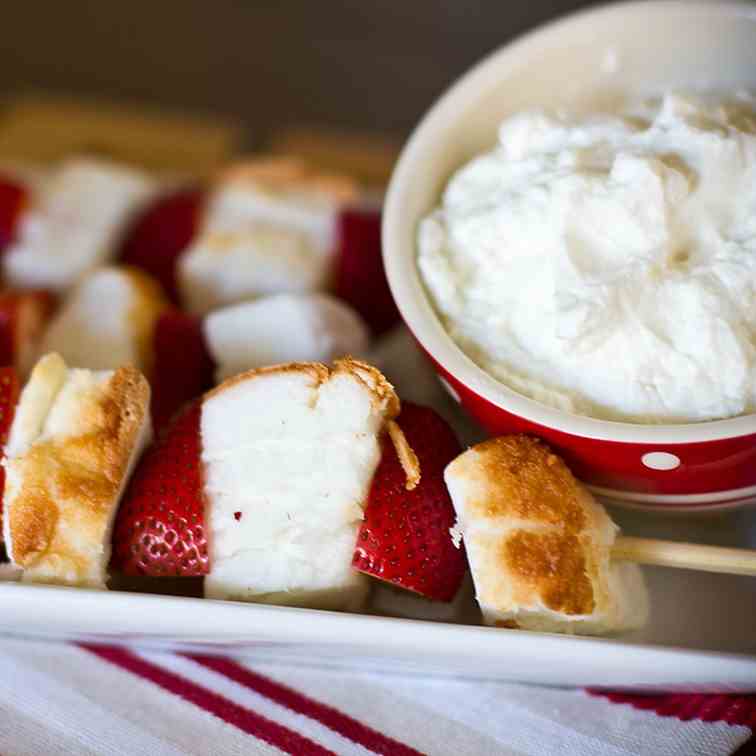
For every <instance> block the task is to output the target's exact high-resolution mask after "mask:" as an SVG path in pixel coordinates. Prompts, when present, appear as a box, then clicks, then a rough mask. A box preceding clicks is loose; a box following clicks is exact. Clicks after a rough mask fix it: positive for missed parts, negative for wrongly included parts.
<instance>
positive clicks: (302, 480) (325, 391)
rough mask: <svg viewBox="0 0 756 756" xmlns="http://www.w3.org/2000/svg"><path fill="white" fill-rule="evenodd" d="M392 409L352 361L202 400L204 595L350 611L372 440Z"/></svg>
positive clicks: (356, 593)
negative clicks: (206, 541)
mask: <svg viewBox="0 0 756 756" xmlns="http://www.w3.org/2000/svg"><path fill="white" fill-rule="evenodd" d="M398 409H399V406H398V400H397V398H396V395H395V394H394V392H393V389H392V388H391V386H390V384H388V383H387V382H386V381H385V379H384V378H383V376H382V375H381V374H380V373H379V372H378V371H377V370H375V369H374V368H371V367H369V366H367V365H365V364H363V363H360V362H357V361H354V360H340V361H337V362H336V363H335V367H334V368H333V369H329V368H328V367H326V366H325V365H322V364H317V363H310V364H292V365H287V366H280V367H276V368H269V369H261V370H256V371H250V372H248V373H244V374H242V375H240V376H237V377H236V378H232V379H230V380H228V381H226V383H224V384H222V385H221V386H220V387H219V388H217V389H216V390H215V391H214V392H212V393H211V394H210V395H208V397H207V398H206V399H205V401H204V405H203V410H202V421H201V434H202V446H203V455H202V459H203V463H204V470H205V491H206V496H207V510H206V511H207V514H206V522H207V527H208V530H209V545H210V574H209V575H208V576H207V577H206V578H205V594H206V596H208V597H211V598H229V599H238V600H245V601H260V602H268V603H277V604H291V605H300V606H310V607H320V608H356V607H357V606H359V605H360V604H361V603H362V601H363V600H364V598H365V595H366V592H367V578H365V577H364V576H362V575H360V574H359V573H357V572H356V571H354V570H352V567H351V563H352V554H353V551H354V545H355V540H356V536H357V527H358V523H359V521H360V520H361V518H362V508H363V506H364V502H365V499H366V497H367V494H368V490H369V487H370V483H371V481H372V477H373V474H374V472H375V469H376V467H377V465H378V462H379V458H380V444H379V440H378V439H379V436H380V434H381V432H382V430H383V427H384V424H385V422H386V421H387V420H389V419H391V418H392V417H394V416H395V415H396V414H397V413H398ZM240 417H243V418H245V422H239V418H240Z"/></svg>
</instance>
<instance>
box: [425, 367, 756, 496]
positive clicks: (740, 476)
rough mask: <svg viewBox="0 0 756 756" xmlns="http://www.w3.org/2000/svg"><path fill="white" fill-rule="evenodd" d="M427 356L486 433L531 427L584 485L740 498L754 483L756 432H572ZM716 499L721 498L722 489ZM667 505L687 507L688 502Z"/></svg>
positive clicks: (633, 491)
mask: <svg viewBox="0 0 756 756" xmlns="http://www.w3.org/2000/svg"><path fill="white" fill-rule="evenodd" d="M426 354H427V353H426ZM429 359H431V362H433V364H434V365H435V368H436V370H437V372H438V373H439V375H440V376H441V377H442V378H443V379H444V380H445V381H446V382H447V383H448V384H449V386H450V387H451V388H452V389H453V390H454V391H455V392H456V394H457V395H458V398H459V402H460V404H461V405H462V407H463V408H464V409H465V410H466V411H467V413H468V414H469V415H471V416H472V417H473V418H475V420H477V421H478V422H479V423H480V424H481V425H482V426H483V427H484V428H485V429H486V430H487V431H488V432H489V433H491V434H492V435H502V434H506V433H530V434H532V435H535V436H538V437H539V438H542V439H544V440H545V441H547V442H548V443H549V444H550V445H551V446H552V447H553V448H554V450H555V451H556V452H558V453H559V454H560V455H561V456H562V457H563V458H564V459H565V461H566V462H567V464H568V465H569V466H570V468H571V469H572V471H573V472H574V473H575V475H576V476H577V477H578V478H580V479H581V480H582V481H584V482H585V483H587V484H588V485H593V486H598V487H601V488H605V489H611V490H612V491H613V492H616V494H617V495H618V496H621V494H622V493H631V494H652V495H653V494H655V495H659V496H669V495H675V496H683V495H698V496H700V495H701V494H716V493H720V494H721V492H726V491H732V492H733V497H732V499H733V502H732V503H734V501H735V500H738V499H742V498H745V497H744V496H743V494H742V493H741V494H738V493H737V489H744V488H747V487H750V486H756V434H750V435H746V436H739V437H736V438H725V439H718V440H713V441H704V442H699V443H690V444H643V443H626V442H618V441H606V440H603V439H595V438H588V437H585V436H578V435H573V434H571V433H565V432H564V431H560V430H555V429H553V428H549V427H547V426H544V425H540V424H539V423H535V422H532V421H531V420H527V419H525V418H523V417H520V416H518V415H515V414H512V413H511V412H508V411H507V410H505V409H502V408H501V407H499V406H497V405H495V404H493V403H492V402H490V401H489V400H487V399H485V398H483V397H481V396H479V395H478V394H477V393H475V392H474V391H472V390H471V389H470V388H468V387H467V386H466V385H465V384H463V383H462V382H461V381H459V380H458V379H457V378H455V377H454V376H453V375H451V374H450V373H449V372H448V371H447V370H445V369H444V368H443V367H442V366H441V365H439V364H438V363H437V362H436V361H435V360H433V358H431V357H429ZM651 452H667V453H669V454H673V455H675V456H676V457H678V458H679V460H680V464H679V466H678V467H676V468H675V469H673V470H655V469H651V468H649V467H648V466H646V465H645V464H644V463H643V461H642V457H643V456H644V455H645V454H648V453H651ZM717 499H718V501H722V497H721V495H720V496H719V497H717ZM725 500H727V499H726V497H725ZM712 503H713V502H712ZM728 503H730V502H729V501H728ZM649 504H650V505H651V506H653V503H651V502H649ZM667 506H680V507H690V506H691V503H689V502H679V503H676V504H670V505H667ZM693 506H696V508H699V507H700V508H706V507H707V506H711V503H707V502H698V503H697V504H694V505H693Z"/></svg>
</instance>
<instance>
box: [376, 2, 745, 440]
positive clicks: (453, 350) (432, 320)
mask: <svg viewBox="0 0 756 756" xmlns="http://www.w3.org/2000/svg"><path fill="white" fill-rule="evenodd" d="M680 12H685V13H693V12H695V13H703V14H704V15H706V14H715V15H724V16H734V17H738V16H745V17H748V18H751V19H756V4H753V3H751V2H746V0H719V1H718V2H712V1H711V0H655V1H654V2H649V1H648V0H633V1H631V2H620V3H609V4H605V5H600V6H598V7H593V8H588V9H583V10H579V11H576V12H573V13H568V14H566V15H562V16H560V17H558V18H557V19H555V20H553V21H550V22H548V23H546V24H544V25H541V26H538V27H536V28H534V29H532V30H531V31H528V32H526V33H524V34H522V35H520V36H517V37H515V38H514V39H513V40H511V41H509V42H507V43H505V44H504V45H503V46H501V47H499V48H497V49H496V50H494V51H493V52H491V53H489V54H488V55H487V56H486V57H484V58H483V59H482V60H481V61H480V62H478V63H477V64H476V65H474V66H473V67H472V68H471V69H469V70H468V71H467V72H466V73H464V74H462V76H461V77H459V78H457V79H456V80H455V82H454V83H453V84H452V85H451V86H450V87H449V88H447V89H446V90H445V91H444V92H443V93H442V94H441V96H440V97H439V98H438V99H436V101H435V102H434V103H433V104H432V105H431V107H430V108H429V109H428V110H427V111H426V113H425V114H424V115H423V117H422V118H421V120H420V121H419V123H418V124H417V126H416V127H415V128H414V130H413V131H412V133H411V135H410V137H409V139H408V140H407V142H406V144H405V145H404V147H403V149H402V152H401V154H400V156H399V159H398V161H397V163H396V166H395V167H394V170H393V172H392V175H391V180H390V182H389V186H388V189H387V192H386V198H385V203H384V211H383V221H382V229H381V234H382V246H383V262H384V266H385V270H386V275H387V278H388V282H389V287H390V289H391V292H392V294H393V296H394V299H395V301H396V304H397V307H398V308H399V311H400V313H401V315H402V318H403V320H404V322H405V323H406V325H407V327H408V328H409V329H410V331H411V332H412V334H413V335H414V337H415V338H416V340H417V341H418V342H419V343H420V344H421V345H422V347H423V348H424V349H425V350H426V351H427V352H428V353H429V354H430V355H431V357H433V359H434V360H436V361H437V362H438V363H439V365H441V367H442V368H443V369H444V370H445V371H447V372H448V373H449V375H451V376H452V377H453V378H455V379H456V380H457V381H459V382H460V383H462V385H463V386H465V387H466V388H468V389H469V390H471V391H473V392H474V393H475V394H477V395H478V396H480V397H481V398H483V399H485V400H487V401H488V402H490V403H491V404H493V405H495V406H496V407H498V408H500V409H502V410H504V411H506V412H510V413H513V414H515V415H517V416H519V417H521V418H523V419H526V420H529V421H531V422H534V423H537V424H539V425H542V426H545V427H547V428H550V429H552V430H557V431H560V432H562V433H567V434H570V435H573V436H582V437H585V438H591V439H598V440H605V441H614V442H618V443H635V444H660V443H664V444H690V443H702V442H707V441H716V440H724V439H733V438H739V437H742V436H749V435H756V413H750V414H747V415H739V416H737V417H733V418H728V419H723V420H708V421H700V422H691V423H671V424H641V423H630V422H618V421H613V420H600V419H598V418H593V417H588V416H584V415H575V414H571V413H569V412H565V411H564V410H560V409H557V408H555V407H550V406H548V405H546V404H542V403H540V402H538V401H536V400H534V399H530V398H528V397H526V396H524V395H523V394H520V393H518V392H516V391H515V390H514V389H511V388H509V387H508V386H506V385H505V384H503V383H501V382H500V381H498V380H496V379H495V378H493V377H492V376H490V375H489V374H488V373H486V372H485V371H484V370H483V369H482V368H480V367H479V366H478V365H476V364H475V363H474V362H473V361H472V360H471V359H470V358H469V357H468V356H467V355H466V354H465V353H464V352H463V351H462V349H461V348H460V347H459V346H457V344H456V343H455V342H454V341H453V340H452V338H451V337H450V336H449V334H448V333H447V332H446V330H445V329H444V328H443V326H442V325H441V322H440V319H439V317H438V315H437V314H436V312H435V311H434V309H433V307H432V305H431V304H430V300H429V297H428V295H427V293H426V291H425V289H424V287H423V285H422V283H421V282H420V277H419V275H418V271H417V266H416V264H415V258H416V255H415V250H414V244H413V249H412V254H406V250H405V243H404V240H403V235H402V233H401V226H402V221H401V217H402V213H403V208H404V206H405V199H404V198H405V196H406V194H407V191H408V188H410V187H411V184H412V176H413V173H414V165H415V163H416V162H417V157H418V155H421V154H422V152H423V150H424V146H425V143H426V142H432V141H434V140H435V139H436V137H437V135H438V133H439V132H443V131H444V130H445V128H446V126H447V124H448V123H449V122H451V121H453V120H454V117H455V114H456V113H457V112H460V111H464V110H465V109H466V106H467V105H468V104H470V103H471V102H472V101H474V100H475V99H477V97H478V94H479V93H480V92H481V91H485V90H486V89H488V88H489V86H492V85H494V84H495V82H496V81H497V80H498V79H500V78H501V77H502V75H503V72H505V71H506V69H507V68H513V67H515V66H516V65H517V60H518V57H519V56H520V55H521V54H522V53H523V52H524V51H526V50H528V48H530V47H533V46H538V45H542V44H548V43H549V41H551V40H553V39H556V38H557V37H559V36H561V35H562V34H563V33H564V31H565V29H568V30H569V29H570V27H580V26H582V25H583V24H585V23H593V22H595V20H596V19H603V20H606V19H611V18H612V17H614V16H617V17H622V16H625V17H627V16H628V15H636V14H645V15H648V14H649V13H651V14H655V15H657V14H658V15H666V14H670V13H672V14H674V13H680Z"/></svg>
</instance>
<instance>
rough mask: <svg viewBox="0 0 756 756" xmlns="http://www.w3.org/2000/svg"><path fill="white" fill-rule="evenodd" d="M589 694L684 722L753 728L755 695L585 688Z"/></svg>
mask: <svg viewBox="0 0 756 756" xmlns="http://www.w3.org/2000/svg"><path fill="white" fill-rule="evenodd" d="M588 693H590V694H591V695H592V696H601V697H602V698H606V699H607V700H609V701H611V702H612V703H619V704H629V705H630V706H633V707H634V708H636V709H643V710H644V711H653V712H656V713H657V714H659V716H662V717H677V719H679V720H681V721H683V722H688V721H690V720H691V719H700V720H702V721H704V722H726V723H727V724H731V725H743V726H744V727H750V728H751V729H752V730H756V696H750V695H749V696H726V695H716V694H714V695H704V694H689V693H669V694H664V695H659V696H654V695H649V696H644V695H637V694H635V695H634V694H632V693H615V692H613V691H605V690H595V689H588Z"/></svg>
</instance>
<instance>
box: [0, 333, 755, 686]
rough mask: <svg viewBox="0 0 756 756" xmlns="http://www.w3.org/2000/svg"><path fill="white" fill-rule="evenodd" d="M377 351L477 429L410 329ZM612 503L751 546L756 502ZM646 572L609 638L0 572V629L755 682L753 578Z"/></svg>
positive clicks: (576, 675)
mask: <svg viewBox="0 0 756 756" xmlns="http://www.w3.org/2000/svg"><path fill="white" fill-rule="evenodd" d="M376 360H377V361H378V362H379V363H380V364H381V366H382V367H383V368H384V369H385V370H386V372H387V373H388V375H389V377H390V378H391V379H392V380H393V381H394V382H395V383H396V385H397V388H398V390H399V393H400V395H401V396H403V397H404V398H406V399H410V400H414V401H425V402H427V403H432V404H434V405H435V406H436V407H437V408H438V409H439V410H440V411H442V412H443V413H444V414H445V415H446V416H447V417H448V418H449V419H450V420H451V421H452V422H453V423H454V425H455V427H456V428H457V430H458V431H459V433H460V436H461V437H462V438H463V439H464V440H465V441H466V442H468V443H469V442H472V441H475V440H476V439H477V438H478V432H477V431H476V429H475V428H473V427H471V426H470V425H469V424H468V423H467V421H466V420H465V419H464V418H463V417H462V416H461V414H460V413H459V410H458V409H457V407H456V404H454V403H453V402H452V400H451V399H449V398H448V396H447V395H446V393H445V392H444V391H443V389H442V388H441V387H440V386H439V384H438V383H437V382H436V380H435V377H434V375H433V372H432V371H431V370H430V369H429V368H428V367H427V366H426V365H425V364H424V362H423V361H422V359H421V358H419V357H418V356H417V354H416V353H415V352H414V351H412V347H411V344H410V341H409V339H408V338H404V337H400V338H398V339H394V340H392V343H390V344H388V345H387V346H386V347H384V349H383V350H382V353H381V354H380V355H377V356H376ZM613 514H614V515H615V517H616V518H617V519H618V521H619V522H620V523H621V524H622V525H623V527H624V529H625V531H626V532H627V533H628V534H633V535H654V536H659V537H667V538H677V539H681V540H682V539H687V540H692V541H699V542H704V543H716V544H729V545H740V546H748V545H750V546H753V547H756V512H754V511H750V512H749V511H741V512H739V513H733V514H727V515H720V516H716V517H715V516H708V517H705V518H699V519H693V518H681V517H679V516H677V517H666V518H664V517H661V516H652V515H648V514H645V515H644V514H638V513H632V512H627V511H621V512H620V511H617V512H614V513H613ZM647 575H648V580H649V587H650V592H651V600H652V620H651V623H650V625H649V626H648V627H647V628H646V629H645V630H643V631H642V632H639V633H634V634H632V635H629V636H626V637H624V638H622V639H612V640H607V639H595V638H577V637H569V636H564V635H550V634H542V633H529V632H524V631H517V630H501V629H494V628H485V627H478V626H475V625H472V624H469V623H471V622H475V621H476V620H477V610H476V608H475V605H474V602H473V600H472V599H471V598H470V597H469V596H466V597H463V599H462V600H461V601H459V602H457V606H455V607H453V610H454V611H456V623H454V624H453V623H450V622H438V621H436V622H430V621H418V620H411V619H397V618H387V617H382V616H363V615H350V614H340V613H336V612H323V611H313V610H303V609H290V608H282V607H267V606H256V605H253V604H241V603H232V602H222V601H206V600H203V599H197V598H183V597H175V596H157V595H150V594H143V593H126V592H115V591H111V592H99V591H85V590H77V589H71V588H54V587H46V586H31V585H21V584H14V583H6V584H0V633H1V634H5V635H13V636H19V637H24V638H59V639H67V640H102V641H107V642H118V643H125V644H132V645H141V646H152V647H163V648H165V647H169V648H193V649H197V648H201V649H202V650H204V651H209V652H213V651H217V652H224V653H234V654H245V655H250V656H257V657H260V658H265V659H281V658H286V659H295V660H297V662H298V663H305V664H328V665H340V666H350V667H353V666H360V667H372V668H378V669H381V670H396V671H405V672H422V673H431V674H444V675H457V676H459V675H462V676H466V677H485V678H493V679H497V680H516V681H523V682H533V683H543V684H550V685H581V686H583V685H588V686H607V687H622V688H635V689H639V688H643V689H660V688H664V689H677V690H698V691H703V690H717V691H722V690H725V691H732V692H736V691H737V692H745V691H756V579H753V578H745V577H742V578H736V577H729V576H726V575H707V574H704V573H696V572H688V571H682V570H664V569H649V570H648V571H647ZM423 603H424V602H418V601H415V600H412V599H409V598H408V599H407V600H406V601H403V600H401V599H398V598H397V597H396V596H395V595H394V594H392V592H390V591H387V590H386V589H380V588H379V589H378V590H377V591H376V592H375V593H374V605H375V604H380V605H381V606H382V607H384V610H385V609H386V607H388V609H389V611H396V612H398V611H404V612H405V613H406V612H413V613H415V614H416V615H421V614H422V613H423V612H427V607H424V606H423ZM407 604H409V607H407V606H406V605H407ZM446 611H447V612H449V611H452V610H449V609H446Z"/></svg>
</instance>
